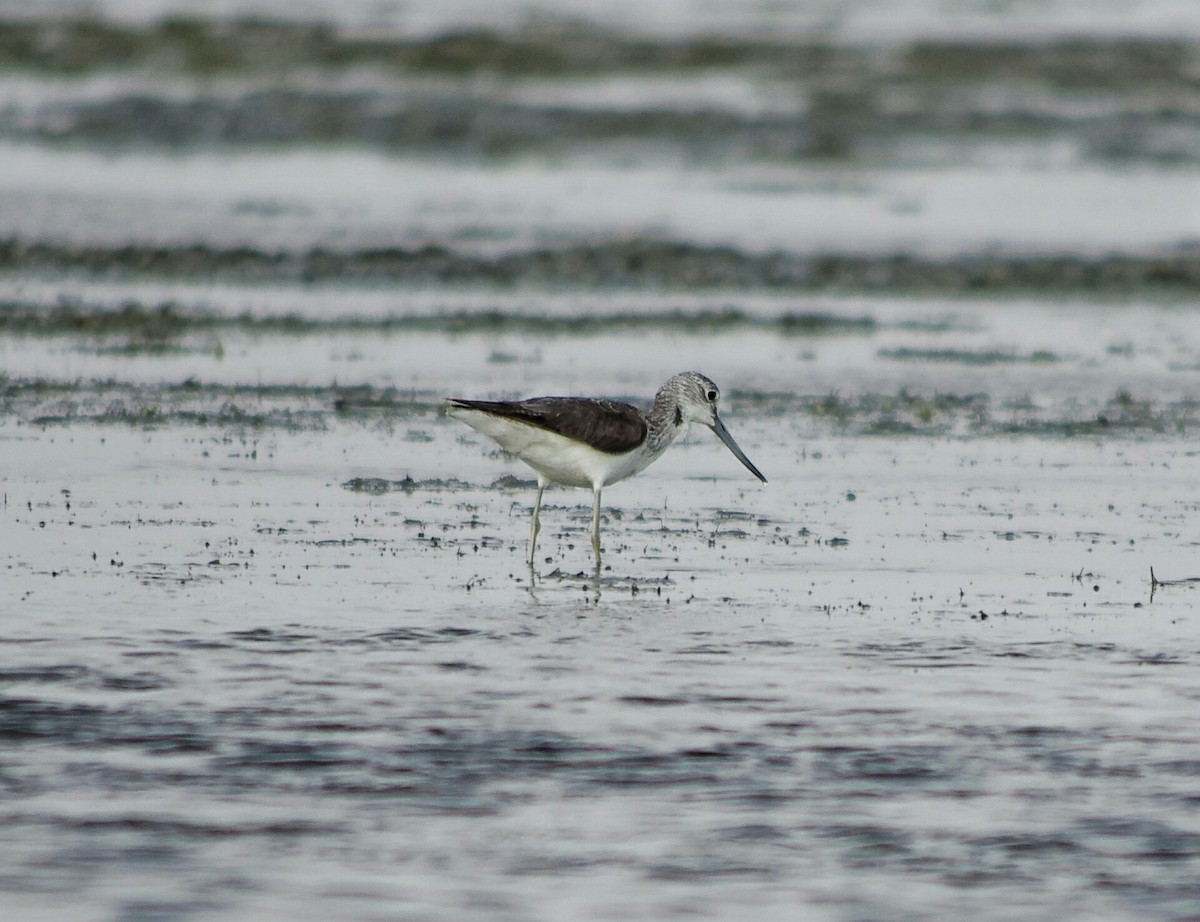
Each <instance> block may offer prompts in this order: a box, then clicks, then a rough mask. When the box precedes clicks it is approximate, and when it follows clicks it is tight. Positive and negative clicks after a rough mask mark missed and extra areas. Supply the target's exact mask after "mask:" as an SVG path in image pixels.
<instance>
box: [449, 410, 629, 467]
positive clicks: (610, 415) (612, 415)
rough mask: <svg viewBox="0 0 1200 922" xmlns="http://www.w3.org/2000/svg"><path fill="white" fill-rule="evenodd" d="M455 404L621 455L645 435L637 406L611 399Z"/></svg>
mask: <svg viewBox="0 0 1200 922" xmlns="http://www.w3.org/2000/svg"><path fill="white" fill-rule="evenodd" d="M451 403H452V404H454V405H455V406H459V407H462V408H464V409H468V410H480V411H482V412H484V413H491V414H493V415H496V416H503V417H506V418H508V419H513V420H518V421H520V422H524V423H529V424H530V425H532V426H538V427H539V428H542V429H545V430H547V431H549V432H554V433H557V434H558V435H561V436H564V437H565V438H568V439H572V440H574V441H576V442H583V443H585V444H587V445H590V446H591V447H592V448H595V449H596V450H597V451H604V452H609V453H611V454H621V453H622V452H626V451H632V450H633V449H635V448H637V447H638V446H639V445H641V444H642V442H643V441H644V440H645V438H646V420H645V419H644V418H643V417H642V414H641V413H640V412H638V409H637V407H635V406H632V405H631V404H628V403H620V402H619V401H615V400H592V399H585V398H580V397H535V398H533V399H531V400H515V401H491V400H459V399H457V398H455V399H452V400H451Z"/></svg>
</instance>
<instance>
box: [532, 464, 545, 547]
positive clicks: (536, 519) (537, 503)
mask: <svg viewBox="0 0 1200 922" xmlns="http://www.w3.org/2000/svg"><path fill="white" fill-rule="evenodd" d="M545 492H546V481H544V480H543V479H542V478H541V477H538V492H537V499H536V500H534V503H533V521H532V522H531V523H530V525H529V565H530V566H531V567H532V566H533V558H534V555H535V554H537V539H538V532H539V531H541V530H542V520H541V514H542V494H543V493H545Z"/></svg>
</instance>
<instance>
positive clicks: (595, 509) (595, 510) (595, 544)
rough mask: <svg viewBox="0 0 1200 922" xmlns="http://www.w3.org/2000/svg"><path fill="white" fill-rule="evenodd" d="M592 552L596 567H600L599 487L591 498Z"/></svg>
mask: <svg viewBox="0 0 1200 922" xmlns="http://www.w3.org/2000/svg"><path fill="white" fill-rule="evenodd" d="M592 553H594V554H595V555H596V569H597V570H598V569H600V489H599V487H597V488H596V492H595V498H594V499H593V500H592Z"/></svg>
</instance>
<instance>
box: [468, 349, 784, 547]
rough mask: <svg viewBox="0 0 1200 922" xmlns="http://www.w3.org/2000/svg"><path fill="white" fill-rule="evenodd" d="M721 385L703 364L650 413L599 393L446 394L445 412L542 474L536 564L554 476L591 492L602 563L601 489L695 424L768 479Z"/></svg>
mask: <svg viewBox="0 0 1200 922" xmlns="http://www.w3.org/2000/svg"><path fill="white" fill-rule="evenodd" d="M720 400H721V390H720V388H718V387H717V385H716V384H715V383H714V382H713V381H712V379H711V378H707V377H705V376H704V375H702V374H700V373H699V372H697V371H685V372H681V373H680V374H677V375H674V376H673V377H671V378H670V379H669V380H668V381H667V382H666V383H665V384H664V385H663V386H662V387H660V388H659V389H658V393H657V394H655V396H654V404H653V406H652V407H651V408H650V411H649V412H648V413H643V412H642V411H641V410H639V409H638V408H637V407H635V406H633V405H632V404H629V403H623V402H620V401H616V400H604V399H599V398H593V397H533V398H530V399H527V400H467V399H464V398H460V397H448V398H446V404H445V409H446V413H447V414H448V415H450V416H452V417H454V418H455V419H458V420H461V421H462V422H464V423H466V424H467V425H468V426H470V427H471V428H472V429H476V430H478V431H479V432H482V433H483V434H484V435H486V436H488V437H489V438H491V439H493V440H494V441H495V442H496V443H497V444H498V445H499V446H500V447H501V448H503V449H504V450H505V451H507V452H509V453H511V454H513V455H516V456H517V457H518V458H520V459H521V460H522V461H524V462H525V463H526V464H528V465H529V466H530V467H531V468H533V469H534V471H535V472H536V473H537V499H536V500H535V501H534V505H533V520H532V522H531V523H530V527H529V565H530V567H533V566H535V564H534V556H535V554H536V552H537V538H538V532H539V531H541V521H540V516H541V510H542V495H543V494H544V493H545V491H546V486H547V485H548V484H551V483H556V484H561V485H563V486H568V487H585V488H588V489H590V490H591V491H592V524H591V536H592V552H593V554H594V555H595V561H596V568H597V570H598V569H599V568H600V491H601V490H602V489H603V488H604V487H606V486H608V485H609V484H614V483H617V482H618V481H621V480H625V479H626V478H627V477H632V476H634V475H635V474H639V473H641V472H642V471H644V470H645V469H646V468H647V467H648V466H649V465H650V464H651V463H653V462H654V461H655V460H657V459H658V458H659V457H660V456H661V455H662V454H663V452H665V451H666V450H667V449H668V448H670V447H671V445H672V444H674V443H675V442H676V441H677V440H679V439H681V438H683V437H684V436H685V435H686V434H687V432H688V427H689V426H690V425H691V424H692V423H699V424H700V425H703V426H707V427H708V428H709V429H711V430H712V431H713V432H714V433H715V434H716V436H717V438H719V439H720V440H721V441H722V442H724V443H725V446H726V447H727V448H728V449H729V450H730V451H731V452H733V454H734V457H736V458H737V459H738V460H739V461H741V462H742V464H744V465H745V466H746V469H747V470H749V471H750V473H751V474H753V475H754V476H755V477H757V478H758V479H759V480H761V481H762V482H763V483H766V482H767V478H766V477H764V476H763V474H762V472H761V471H760V470H759V469H758V468H757V467H755V466H754V464H753V463H752V462H751V461H750V459H749V458H747V457H746V454H745V452H743V451H742V450H741V449H740V448H739V447H738V444H737V442H735V441H734V440H733V436H732V435H730V434H729V430H728V429H726V428H725V423H724V422H722V421H721V417H720V416H719V415H718V413H717V405H718V404H719V403H720Z"/></svg>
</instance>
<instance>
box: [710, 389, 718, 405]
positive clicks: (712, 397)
mask: <svg viewBox="0 0 1200 922" xmlns="http://www.w3.org/2000/svg"><path fill="white" fill-rule="evenodd" d="M708 402H709V403H716V402H717V392H716V391H709V392H708Z"/></svg>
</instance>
